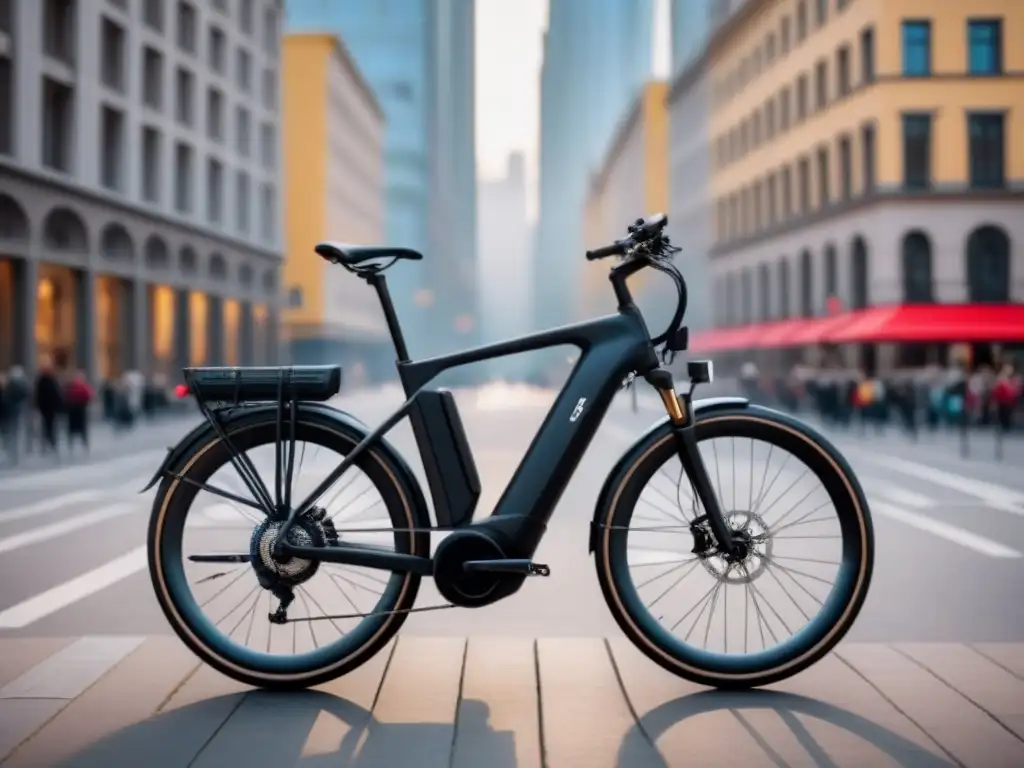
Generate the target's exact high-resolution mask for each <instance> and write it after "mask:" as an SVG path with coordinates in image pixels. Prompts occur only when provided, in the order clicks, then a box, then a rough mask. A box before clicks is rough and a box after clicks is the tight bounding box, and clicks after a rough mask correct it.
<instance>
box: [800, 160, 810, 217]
mask: <svg viewBox="0 0 1024 768" xmlns="http://www.w3.org/2000/svg"><path fill="white" fill-rule="evenodd" d="M797 175H798V180H797V183H798V184H799V185H800V192H799V194H800V213H801V214H803V215H806V214H808V213H810V212H811V161H810V160H808V159H807V158H806V157H801V158H800V160H799V161H798V163H797Z"/></svg>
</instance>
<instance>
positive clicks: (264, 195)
mask: <svg viewBox="0 0 1024 768" xmlns="http://www.w3.org/2000/svg"><path fill="white" fill-rule="evenodd" d="M260 224H261V226H262V231H261V233H260V234H261V235H262V236H263V239H265V240H267V241H273V240H274V237H275V233H276V232H277V226H276V224H277V206H276V204H275V200H274V188H273V187H272V186H271V185H270V184H264V185H263V189H262V191H261V193H260Z"/></svg>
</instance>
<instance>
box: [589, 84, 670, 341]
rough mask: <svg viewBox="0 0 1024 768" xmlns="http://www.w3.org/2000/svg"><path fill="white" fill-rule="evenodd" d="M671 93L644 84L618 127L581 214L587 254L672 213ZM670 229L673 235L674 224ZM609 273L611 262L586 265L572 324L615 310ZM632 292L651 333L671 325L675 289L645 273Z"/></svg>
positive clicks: (632, 285)
mask: <svg viewBox="0 0 1024 768" xmlns="http://www.w3.org/2000/svg"><path fill="white" fill-rule="evenodd" d="M667 92H668V90H667V87H666V84H665V83H664V82H662V81H652V82H649V83H647V84H646V85H644V87H643V88H642V89H641V90H640V92H639V93H638V95H637V97H636V99H635V100H634V102H633V105H632V107H631V108H630V109H629V110H628V111H627V112H626V114H625V115H624V117H623V119H622V122H621V123H620V124H619V126H618V129H617V130H616V133H615V138H614V140H613V141H612V143H611V146H610V147H609V149H608V154H607V155H606V156H605V158H604V160H603V162H602V163H601V165H600V166H599V167H598V169H597V171H596V173H594V174H593V176H592V177H591V179H590V184H589V188H588V190H587V199H586V201H585V203H584V205H583V209H582V210H583V219H582V229H583V238H584V242H583V247H584V250H585V249H589V248H598V247H600V246H604V245H608V244H609V243H611V242H614V241H615V240H619V239H621V238H622V237H623V236H624V235H625V232H626V227H627V226H628V225H629V224H632V223H633V222H634V221H635V220H636V219H637V218H640V217H642V216H646V215H648V214H650V213H655V212H658V211H667V210H668V168H667V166H666V164H665V157H666V155H667V154H668V111H667V108H666V100H665V97H666V94H667ZM669 226H670V231H671V222H670V224H669ZM608 268H609V264H608V262H607V261H591V262H586V261H584V262H583V267H582V269H581V275H582V281H581V285H582V290H581V291H580V292H579V296H578V297H577V303H576V307H575V313H574V314H575V317H574V318H573V319H576V320H584V319H587V318H591V317H596V316H598V315H602V314H609V313H611V312H614V311H615V307H616V304H615V294H614V293H613V292H612V290H611V286H610V285H609V283H608ZM665 288H667V289H668V292H667V293H666V292H665V290H663V289H665ZM630 290H631V291H632V292H633V294H634V297H635V298H636V299H637V300H638V302H639V304H640V306H641V308H642V309H643V310H644V312H645V315H646V316H647V317H648V318H649V320H650V323H651V327H652V330H653V329H654V327H656V326H659V325H660V324H661V321H662V319H664V320H665V322H666V324H667V321H668V319H669V318H671V316H672V311H673V310H674V308H675V304H674V303H673V304H671V306H669V302H665V301H662V299H665V298H670V299H674V298H675V288H674V286H673V285H672V284H671V283H670V282H669V281H668V280H667V279H665V278H661V276H660V275H658V274H657V273H655V272H653V271H652V270H647V271H645V272H641V273H639V274H638V275H637V276H636V277H634V278H632V279H631V280H630ZM659 310H661V311H659ZM662 315H664V316H665V317H664V318H662Z"/></svg>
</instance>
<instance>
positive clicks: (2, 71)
mask: <svg viewBox="0 0 1024 768" xmlns="http://www.w3.org/2000/svg"><path fill="white" fill-rule="evenodd" d="M13 154H14V72H13V70H12V67H11V60H10V59H8V58H5V57H0V155H13Z"/></svg>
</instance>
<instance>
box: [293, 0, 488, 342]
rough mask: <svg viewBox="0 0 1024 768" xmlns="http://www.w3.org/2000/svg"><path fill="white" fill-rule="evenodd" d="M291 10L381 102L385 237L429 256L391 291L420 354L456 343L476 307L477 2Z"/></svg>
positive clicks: (392, 282)
mask: <svg viewBox="0 0 1024 768" xmlns="http://www.w3.org/2000/svg"><path fill="white" fill-rule="evenodd" d="M287 12H288V19H287V25H288V29H289V31H292V32H329V33H331V34H335V35H338V36H339V37H340V38H341V39H343V40H344V41H345V43H346V45H347V46H348V48H349V50H350V51H351V53H352V57H353V58H354V59H355V61H356V64H357V65H358V67H359V69H360V71H361V72H362V73H363V74H364V75H365V77H366V79H367V81H368V82H369V83H370V86H371V87H372V89H373V91H374V94H375V95H376V96H377V99H378V101H379V102H380V105H381V108H382V109H383V112H384V115H385V117H386V129H385V142H384V146H385V180H386V181H385V183H386V211H387V216H386V229H385V241H386V242H388V243H391V244H394V245H401V246H406V247H410V248H415V249H417V250H419V251H422V252H423V254H424V257H425V258H424V260H423V261H421V262H415V263H414V262H403V263H402V264H399V265H396V267H395V269H392V270H390V271H389V272H388V285H389V287H390V288H391V291H392V294H393V296H394V301H395V305H396V307H397V309H398V312H399V316H400V318H401V319H402V320H403V323H404V326H403V327H404V328H405V329H406V333H407V335H408V341H409V345H410V348H411V350H412V352H413V354H414V355H422V354H429V353H430V352H431V351H437V349H438V346H439V345H440V346H441V347H445V346H450V344H448V343H447V342H449V341H451V340H452V338H453V336H454V335H456V332H455V331H454V329H453V326H454V324H455V323H456V319H455V318H459V317H462V316H463V315H467V314H468V315H473V313H474V312H475V309H474V307H473V306H472V302H473V299H474V298H475V293H476V292H475V287H474V286H475V277H474V275H475V272H474V270H475V264H474V262H475V253H474V252H473V251H474V249H475V247H476V220H475V216H476V186H475V184H476V164H475V139H474V134H473V125H474V122H473V121H474V114H473V109H474V103H473V87H474V75H473V72H474V67H473V61H474V60H473V45H474V34H475V33H474V15H473V3H472V2H471V0H436V1H435V0H345V2H337V0H287ZM442 222H445V223H447V224H448V225H449V226H447V227H445V226H443V225H442ZM460 327H461V328H466V327H467V326H466V321H465V320H462V321H460ZM458 335H459V336H460V337H463V336H464V334H458ZM460 343H463V341H462V339H461V338H460Z"/></svg>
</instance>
